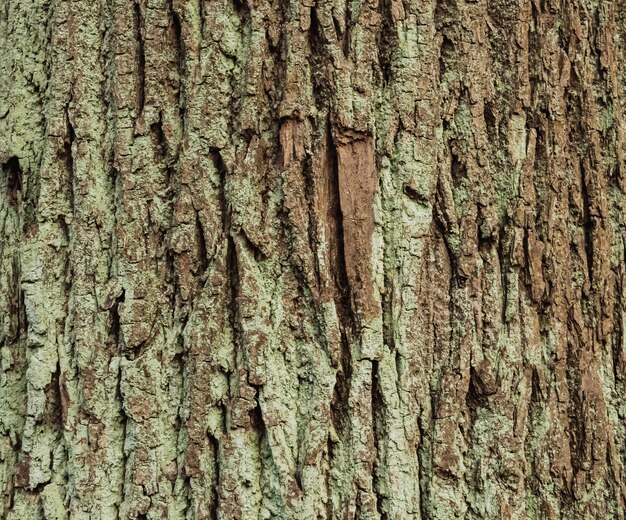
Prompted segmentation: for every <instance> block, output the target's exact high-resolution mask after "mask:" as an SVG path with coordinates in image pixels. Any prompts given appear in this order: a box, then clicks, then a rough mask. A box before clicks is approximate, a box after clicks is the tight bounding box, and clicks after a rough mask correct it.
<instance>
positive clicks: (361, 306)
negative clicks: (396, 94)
mask: <svg viewBox="0 0 626 520" xmlns="http://www.w3.org/2000/svg"><path fill="white" fill-rule="evenodd" d="M341 141H342V140H338V144H337V145H336V146H337V178H338V184H339V201H340V207H341V216H342V226H343V235H344V236H343V254H344V257H345V258H344V261H345V263H346V271H347V275H348V282H349V284H350V287H351V291H352V292H353V298H354V303H355V310H356V313H357V314H362V315H363V318H362V319H363V320H364V321H368V320H369V319H371V318H372V317H374V316H375V315H377V314H380V303H379V302H377V301H376V298H375V297H374V285H373V273H372V265H373V263H374V261H373V259H372V235H373V233H374V202H375V199H374V196H375V195H376V192H377V191H378V181H379V179H378V172H377V171H376V159H375V156H374V146H373V140H372V139H371V138H365V139H358V138H357V139H356V140H351V139H348V142H346V143H344V142H341Z"/></svg>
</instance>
